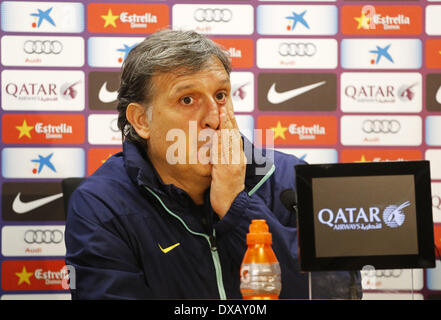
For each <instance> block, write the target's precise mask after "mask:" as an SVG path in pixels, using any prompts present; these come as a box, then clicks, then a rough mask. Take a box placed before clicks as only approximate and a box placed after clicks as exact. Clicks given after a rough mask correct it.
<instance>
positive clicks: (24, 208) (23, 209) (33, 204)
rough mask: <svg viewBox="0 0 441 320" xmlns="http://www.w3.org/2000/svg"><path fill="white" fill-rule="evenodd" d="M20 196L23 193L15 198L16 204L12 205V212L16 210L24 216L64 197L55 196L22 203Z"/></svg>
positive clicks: (59, 194)
mask: <svg viewBox="0 0 441 320" xmlns="http://www.w3.org/2000/svg"><path fill="white" fill-rule="evenodd" d="M20 196H21V192H19V193H18V194H17V196H16V197H15V199H14V202H13V203H12V210H14V212H15V213H18V214H23V213H27V212H29V211H32V210H35V209H37V208H39V207H42V206H44V205H45V204H48V203H50V202H52V201H55V200H57V199H58V198H61V197H62V196H63V193H58V194H54V195H53V196H48V197H44V198H41V199H37V200H34V201H29V202H23V201H21V199H20Z"/></svg>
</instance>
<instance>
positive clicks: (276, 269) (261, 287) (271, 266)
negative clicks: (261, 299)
mask: <svg viewBox="0 0 441 320" xmlns="http://www.w3.org/2000/svg"><path fill="white" fill-rule="evenodd" d="M281 288H282V284H281V277H280V266H279V263H278V262H277V263H251V264H246V263H244V264H242V266H241V268H240V290H241V292H242V295H256V294H277V295H279V293H280V290H281Z"/></svg>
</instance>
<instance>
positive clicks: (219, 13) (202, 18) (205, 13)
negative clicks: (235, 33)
mask: <svg viewBox="0 0 441 320" xmlns="http://www.w3.org/2000/svg"><path fill="white" fill-rule="evenodd" d="M232 18H233V12H232V11H231V10H230V9H201V8H199V9H196V11H195V12H194V19H195V20H196V21H198V22H213V21H214V22H229V21H231V19H232Z"/></svg>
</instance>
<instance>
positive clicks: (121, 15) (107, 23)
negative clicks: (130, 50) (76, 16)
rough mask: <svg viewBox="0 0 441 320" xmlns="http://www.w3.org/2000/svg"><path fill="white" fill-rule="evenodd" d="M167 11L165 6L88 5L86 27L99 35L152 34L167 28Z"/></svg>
mask: <svg viewBox="0 0 441 320" xmlns="http://www.w3.org/2000/svg"><path fill="white" fill-rule="evenodd" d="M169 20H170V19H169V10H168V6H167V5H166V4H126V3H124V4H122V3H119V4H113V3H91V4H89V5H88V27H89V31H90V32H99V33H144V34H145V33H154V32H155V31H157V30H159V29H163V28H165V27H167V26H168V25H169V24H170V22H169Z"/></svg>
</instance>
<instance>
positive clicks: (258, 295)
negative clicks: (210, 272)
mask: <svg viewBox="0 0 441 320" xmlns="http://www.w3.org/2000/svg"><path fill="white" fill-rule="evenodd" d="M249 230H250V232H249V233H248V234H247V245H248V250H247V251H246V253H245V256H244V258H243V261H242V265H241V267H240V292H241V293H242V297H243V299H244V300H277V299H279V294H280V290H281V288H282V284H281V278H280V266H279V262H278V261H277V258H276V255H275V254H274V251H273V249H272V248H271V243H272V235H271V233H270V232H269V228H268V225H267V224H266V221H265V220H253V221H252V222H251V224H250V229H249Z"/></svg>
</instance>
